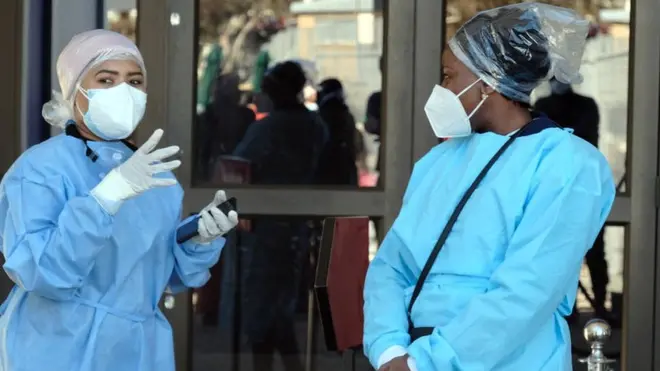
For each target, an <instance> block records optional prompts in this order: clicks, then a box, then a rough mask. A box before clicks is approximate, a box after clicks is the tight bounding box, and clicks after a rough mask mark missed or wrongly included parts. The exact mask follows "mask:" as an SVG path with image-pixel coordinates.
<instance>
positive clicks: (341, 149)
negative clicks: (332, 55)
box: [317, 78, 359, 186]
mask: <svg viewBox="0 0 660 371" xmlns="http://www.w3.org/2000/svg"><path fill="white" fill-rule="evenodd" d="M318 102H319V103H318V104H319V111H318V112H319V114H320V115H321V118H322V119H323V122H325V124H326V125H327V127H328V132H329V134H330V135H329V140H328V144H327V145H326V146H325V149H324V150H323V152H322V153H321V159H320V161H319V169H318V177H317V182H318V183H319V184H333V185H351V186H357V185H358V172H357V165H356V163H355V161H356V157H357V151H356V143H357V139H356V138H357V136H358V135H359V133H358V130H357V129H356V128H355V118H354V117H353V115H352V114H351V111H350V109H349V108H348V106H347V105H346V101H345V98H344V88H343V86H342V84H341V82H340V81H339V80H337V79H334V78H333V79H327V80H324V81H322V82H321V84H320V85H319V95H318Z"/></svg>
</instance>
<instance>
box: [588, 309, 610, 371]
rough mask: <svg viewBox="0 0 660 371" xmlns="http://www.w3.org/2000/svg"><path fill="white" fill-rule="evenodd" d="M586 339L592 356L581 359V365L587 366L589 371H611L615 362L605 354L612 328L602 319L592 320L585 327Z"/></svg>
mask: <svg viewBox="0 0 660 371" xmlns="http://www.w3.org/2000/svg"><path fill="white" fill-rule="evenodd" d="M583 334H584V339H585V340H586V341H587V343H589V345H591V354H590V355H589V357H587V358H582V359H580V363H586V364H587V370H588V371H611V370H612V369H611V368H610V366H609V365H610V364H612V363H614V360H612V359H608V358H607V357H605V354H604V353H603V348H604V346H605V343H606V342H607V341H608V340H609V339H610V336H611V335H612V328H611V327H610V325H609V324H608V323H607V322H605V321H603V320H602V319H597V318H595V319H592V320H591V321H589V322H587V324H586V325H585V326H584V332H583Z"/></svg>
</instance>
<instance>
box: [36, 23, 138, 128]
mask: <svg viewBox="0 0 660 371" xmlns="http://www.w3.org/2000/svg"><path fill="white" fill-rule="evenodd" d="M117 59H120V60H121V59H131V60H134V61H135V62H137V64H138V65H139V66H140V68H141V69H142V73H143V74H144V75H145V78H146V73H147V72H146V69H145V66H144V60H143V59H142V54H140V51H139V50H138V48H137V46H136V45H135V43H133V41H131V40H130V39H129V38H127V37H126V36H124V35H122V34H119V33H117V32H113V31H108V30H91V31H86V32H83V33H80V34H78V35H76V36H74V37H73V38H72V39H71V41H69V43H68V44H67V45H66V46H65V47H64V49H63V50H62V52H61V53H60V55H59V57H58V58H57V66H56V69H57V79H58V81H59V84H60V92H57V91H53V98H52V99H51V100H50V101H49V102H47V103H46V104H44V106H43V109H42V111H41V114H42V116H43V117H44V119H45V120H46V121H47V122H48V123H49V124H51V125H53V126H57V127H60V128H64V126H65V125H66V123H67V122H68V121H69V120H72V119H73V117H74V111H73V103H74V100H75V97H76V94H75V93H76V90H77V87H78V85H79V84H80V81H81V80H82V79H83V78H84V77H85V74H86V73H87V71H89V70H90V69H92V68H94V67H95V66H97V65H98V64H100V63H103V62H105V61H108V60H117Z"/></svg>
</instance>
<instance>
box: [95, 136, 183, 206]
mask: <svg viewBox="0 0 660 371" xmlns="http://www.w3.org/2000/svg"><path fill="white" fill-rule="evenodd" d="M162 137H163V130H162V129H158V130H156V131H154V133H153V134H152V135H151V137H150V138H149V140H147V141H146V142H145V143H144V144H143V145H142V147H140V148H138V150H137V151H135V153H134V154H133V156H131V157H130V158H129V159H128V160H126V162H124V163H123V164H121V165H119V166H117V167H116V168H114V169H112V170H111V171H110V172H109V173H108V175H106V176H105V178H103V180H101V182H100V183H99V184H98V185H97V186H96V187H94V189H92V191H91V192H90V193H91V195H92V196H93V197H94V198H95V199H96V201H98V203H99V204H100V205H101V207H103V208H104V209H105V211H107V212H108V213H109V214H110V215H114V214H116V213H117V211H118V210H119V207H120V206H121V204H122V203H123V202H124V201H126V200H128V199H129V198H132V197H135V196H137V195H139V194H141V193H142V192H145V191H147V190H149V189H152V188H156V187H167V186H171V185H175V184H177V181H176V179H164V178H155V177H154V175H156V174H159V173H163V172H167V171H171V170H174V169H176V168H178V167H179V166H181V161H179V160H174V161H168V162H161V161H162V160H164V159H166V158H168V157H170V156H173V155H174V154H176V153H177V152H179V147H177V146H170V147H166V148H161V149H158V150H155V151H154V148H156V146H157V145H158V143H159V142H160V140H161V138H162ZM152 151H153V152H152Z"/></svg>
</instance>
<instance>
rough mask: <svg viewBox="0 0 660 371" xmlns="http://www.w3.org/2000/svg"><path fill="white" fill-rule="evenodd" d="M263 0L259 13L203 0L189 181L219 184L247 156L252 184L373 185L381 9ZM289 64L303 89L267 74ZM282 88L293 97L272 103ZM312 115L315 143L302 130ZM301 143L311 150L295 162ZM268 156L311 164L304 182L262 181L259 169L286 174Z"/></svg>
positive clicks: (297, 166) (296, 168) (244, 5)
mask: <svg viewBox="0 0 660 371" xmlns="http://www.w3.org/2000/svg"><path fill="white" fill-rule="evenodd" d="M268 3H269V4H270V5H269V6H266V7H261V8H259V9H260V10H255V9H253V8H252V2H234V1H228V0H199V56H198V70H197V98H196V120H195V124H194V156H195V164H194V182H195V184H196V185H198V186H204V185H209V184H213V185H216V184H221V183H224V182H225V180H224V179H223V177H222V174H221V172H222V167H223V166H224V165H222V163H223V162H224V161H225V159H235V158H237V157H238V158H240V159H243V160H246V161H248V162H249V165H250V167H251V173H252V176H251V182H250V183H251V184H281V185H285V184H307V185H333V186H339V187H342V186H366V187H373V186H375V185H376V183H377V179H378V166H377V165H378V150H379V148H378V147H379V146H378V137H379V134H380V111H381V104H380V87H381V76H380V72H381V71H380V70H379V68H378V67H379V64H380V59H381V58H380V57H381V52H382V44H383V43H382V34H383V31H382V27H383V16H382V9H380V8H379V7H374V6H373V5H372V6H371V7H365V4H364V2H362V1H359V0H354V1H344V2H341V3H337V4H334V3H333V2H331V1H330V2H328V1H321V2H293V3H291V2H290V1H270V2H268ZM290 3H291V4H290ZM326 3H327V4H326ZM331 3H332V4H331ZM328 4H330V5H332V6H330V5H328ZM285 61H294V62H297V63H298V64H299V65H300V67H301V68H302V70H303V72H304V75H305V81H304V83H303V84H302V86H300V84H297V81H296V79H294V78H293V77H292V76H291V75H290V74H288V73H281V72H282V71H279V73H275V74H273V72H277V71H278V70H277V68H275V67H276V66H277V65H278V64H281V63H282V62H285ZM266 85H270V90H268V89H264V87H265V86H266ZM284 92H286V94H289V96H292V97H293V98H294V102H287V103H286V104H282V102H275V101H274V100H278V99H279V98H281V97H282V96H283V93H284ZM293 103H296V104H293ZM302 110H304V111H305V112H310V113H311V114H303V113H302ZM291 115H293V116H296V117H297V119H295V120H292V119H291V117H290V116H291ZM317 117H318V118H319V119H320V120H319V122H321V123H322V127H323V132H324V134H323V138H322V139H321V140H319V139H318V133H317V132H316V131H314V130H308V129H309V128H308V126H310V125H316V124H315V123H316V121H317ZM250 146H252V147H253V149H254V148H256V147H258V148H259V151H260V154H259V155H257V154H255V151H253V150H250V151H245V148H246V147H250ZM304 147H313V148H312V149H313V150H311V151H307V154H305V155H304V156H307V158H305V161H301V157H302V156H303V155H302V154H301V153H302V152H301V148H304ZM273 156H279V157H281V158H286V159H287V162H286V163H283V165H285V166H286V168H287V170H289V171H291V172H301V171H308V174H307V175H306V180H305V182H303V183H301V182H300V181H298V180H296V179H278V180H277V181H274V180H272V179H270V180H264V176H263V174H261V173H262V172H263V170H264V169H270V170H271V171H273V172H276V171H282V170H279V169H272V165H271V164H270V163H269V161H265V159H267V160H270V158H271V157H273ZM303 162H305V166H307V167H308V168H309V169H306V170H305V169H302V168H301V166H302V165H301V164H302V163H303Z"/></svg>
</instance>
